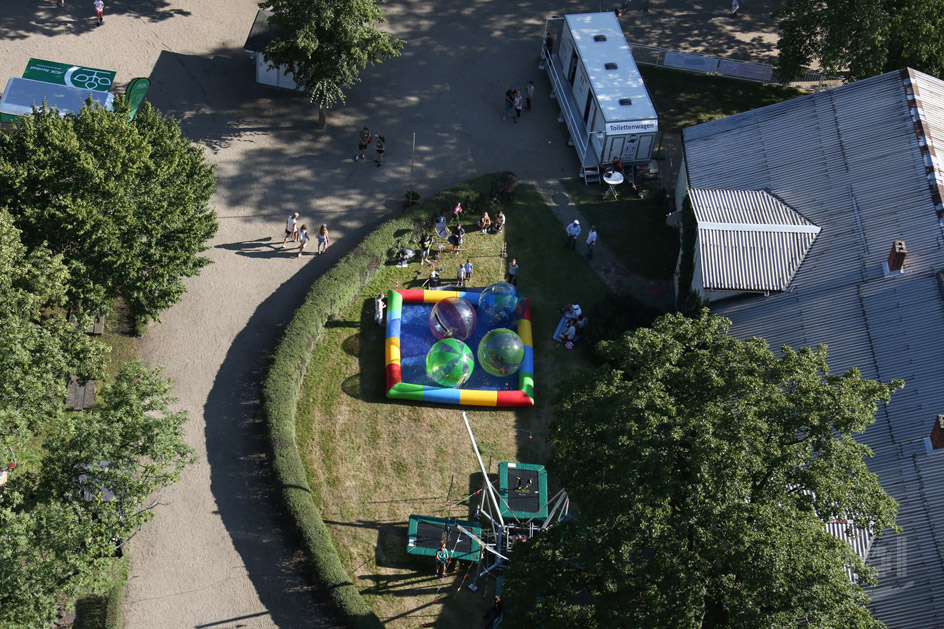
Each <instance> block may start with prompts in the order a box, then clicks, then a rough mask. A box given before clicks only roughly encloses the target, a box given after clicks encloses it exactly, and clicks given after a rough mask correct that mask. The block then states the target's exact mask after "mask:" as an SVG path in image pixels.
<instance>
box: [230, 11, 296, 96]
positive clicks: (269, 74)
mask: <svg viewBox="0 0 944 629" xmlns="http://www.w3.org/2000/svg"><path fill="white" fill-rule="evenodd" d="M270 15H272V11H266V10H265V9H259V11H258V12H257V13H256V19H255V20H253V23H252V29H250V31H249V36H248V37H247V38H246V44H245V45H244V46H243V50H244V51H246V52H248V53H249V54H250V55H252V59H253V60H254V61H255V62H256V83H261V84H262V85H271V86H272V87H281V88H283V89H287V90H299V89H300V88H299V87H298V85H296V84H295V79H294V78H292V75H290V74H289V73H288V72H286V70H285V66H279V67H276V68H272V67H270V64H269V61H268V60H267V59H266V58H265V55H263V54H262V53H261V52H260V51H261V50H262V49H263V48H265V47H266V45H267V44H268V43H269V42H270V41H272V40H273V39H275V36H276V33H277V31H276V29H275V27H274V26H272V25H271V24H269V16H270Z"/></svg>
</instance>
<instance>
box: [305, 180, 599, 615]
mask: <svg viewBox="0 0 944 629" xmlns="http://www.w3.org/2000/svg"><path fill="white" fill-rule="evenodd" d="M504 210H505V213H506V215H507V217H508V228H507V229H506V230H505V232H504V233H503V234H501V235H482V234H480V233H479V232H477V231H476V230H474V229H472V228H471V227H472V225H471V223H473V222H474V220H473V219H472V218H470V219H469V220H468V221H467V223H468V224H467V225H466V227H467V231H468V234H467V236H466V240H465V243H464V245H465V248H466V249H467V250H466V251H463V252H461V253H460V255H459V256H455V255H453V254H446V255H445V258H444V259H443V260H442V261H441V262H440V263H439V264H440V265H441V266H442V267H443V268H444V269H445V271H444V272H443V277H444V278H448V279H451V278H453V277H454V276H455V275H454V274H455V267H457V266H458V264H459V261H463V262H464V261H465V259H466V258H467V257H469V258H470V259H471V260H472V261H473V264H474V265H475V269H476V270H475V277H474V281H473V284H474V285H475V286H485V285H487V284H489V283H491V282H494V281H497V280H500V279H501V278H502V273H503V270H504V260H503V259H502V258H501V257H500V254H501V250H502V244H503V242H504V237H506V236H507V242H508V254H509V257H515V258H517V259H518V262H519V263H520V265H521V271H520V279H519V282H518V287H519V288H520V289H521V291H522V292H523V294H524V295H525V296H526V297H527V298H528V299H529V300H530V304H531V314H532V323H533V333H534V349H535V400H536V405H535V406H534V407H533V408H527V409H518V410H511V409H483V408H478V407H469V408H468V409H467V411H468V413H469V417H470V421H471V423H472V426H473V430H474V431H475V434H476V438H477V439H478V442H479V446H480V448H481V451H482V454H483V457H484V459H485V462H486V465H488V466H489V471H490V472H491V473H495V472H497V468H498V464H499V463H500V462H501V461H519V462H526V463H543V462H544V461H545V460H546V458H547V455H548V446H547V442H546V428H547V425H548V423H549V421H550V419H551V403H552V398H553V395H554V391H555V387H556V384H557V383H558V382H560V381H561V380H563V379H565V378H568V377H571V375H572V374H573V372H574V370H575V369H576V368H578V367H580V366H584V365H589V364H590V361H589V354H588V352H589V349H588V347H587V346H586V345H584V346H580V345H579V344H578V348H577V349H576V350H574V351H568V350H565V349H564V348H563V347H562V346H561V345H560V344H559V343H556V342H554V341H552V340H551V338H550V337H551V333H552V332H553V329H554V327H555V326H556V324H557V321H558V319H559V318H560V314H559V312H558V309H559V308H560V307H561V306H562V305H564V304H565V303H568V302H571V301H578V302H581V303H583V304H587V305H588V308H592V307H593V306H592V305H593V304H601V307H603V305H605V304H606V303H607V302H608V301H609V300H610V294H609V293H608V291H607V289H606V287H605V286H604V285H603V283H602V282H601V281H600V280H599V278H598V277H597V276H596V274H595V273H594V272H593V270H592V269H591V268H590V267H589V265H588V264H587V262H586V261H585V260H584V259H583V257H582V256H579V255H576V254H573V252H565V251H564V250H563V240H562V238H561V235H560V231H561V230H560V225H559V223H558V222H557V221H556V219H555V218H554V217H553V215H552V213H551V211H550V209H549V208H548V207H547V206H546V205H545V204H544V201H543V199H542V198H541V197H540V195H539V194H538V193H537V191H536V190H534V189H533V188H531V187H529V186H522V188H521V190H520V192H519V195H518V198H517V201H516V202H514V203H511V204H509V205H507V206H506V207H505V208H504ZM407 238H408V235H406V234H404V240H406V239H407ZM549 242H553V243H555V244H557V245H558V247H559V248H558V247H555V248H553V249H548V247H547V244H548V243H549ZM426 269H428V267H427V268H426ZM426 269H423V270H422V272H421V274H420V275H419V276H418V277H417V274H416V271H417V270H420V267H419V265H418V264H415V263H414V264H411V265H410V266H409V267H408V268H405V269H401V268H397V267H394V266H392V265H388V266H387V267H386V268H385V269H384V270H383V271H382V272H381V273H380V274H379V275H378V277H377V278H376V279H375V281H374V282H373V283H372V284H371V285H370V286H368V287H367V288H366V289H365V290H364V291H363V292H362V294H361V296H360V297H359V298H358V299H357V300H355V302H354V303H353V304H352V305H351V306H350V307H349V308H348V309H347V310H346V311H345V312H344V313H343V314H342V315H341V316H339V317H338V318H337V319H335V320H333V321H330V322H329V323H328V325H327V327H326V330H325V334H324V336H323V337H322V339H321V341H320V343H319V344H318V346H317V347H316V348H315V350H314V351H315V356H314V360H313V366H312V368H311V369H310V371H309V374H308V378H307V380H306V382H305V386H304V388H303V390H302V394H301V397H300V402H299V407H298V418H297V421H298V423H297V440H298V445H299V449H300V451H301V452H303V453H305V455H306V457H307V461H306V463H307V467H308V473H309V482H310V486H311V488H312V491H313V492H314V494H315V501H316V504H317V505H318V508H319V509H320V510H321V515H322V517H323V519H324V520H325V522H326V524H327V525H328V527H329V529H330V530H331V534H332V538H333V540H334V544H335V546H336V547H337V549H338V552H339V554H340V556H341V560H342V562H343V563H344V564H345V567H346V568H347V569H348V570H349V572H350V573H351V576H352V578H353V580H354V583H355V584H356V585H357V586H358V588H359V589H360V590H361V592H362V594H363V595H364V596H365V597H366V600H367V602H368V603H369V604H370V605H371V606H372V607H373V608H374V610H375V611H376V612H377V614H378V615H379V616H380V618H381V620H383V621H384V622H385V623H387V624H388V625H390V626H401V627H407V626H410V627H412V626H417V625H418V624H422V623H426V622H431V621H434V620H435V621H436V626H450V627H468V626H470V624H472V625H474V624H475V623H476V622H477V619H478V617H479V616H480V615H481V613H482V612H483V611H484V609H485V607H486V606H487V604H488V598H483V595H485V596H488V595H490V594H491V593H492V589H491V584H490V586H489V587H487V588H482V589H480V590H479V591H478V592H476V593H473V592H471V591H470V590H469V589H468V588H462V589H459V583H460V582H461V580H462V577H463V576H464V574H465V566H460V567H459V568H457V569H456V571H455V573H453V574H451V575H449V577H447V578H446V579H445V581H442V580H440V579H438V578H433V562H432V561H431V560H429V559H424V558H416V557H412V556H409V555H407V554H406V537H407V535H406V528H407V520H408V518H409V516H410V515H411V514H421V515H431V516H438V517H444V516H447V515H449V516H455V517H460V518H465V517H469V516H470V515H471V513H472V508H471V507H470V505H469V504H468V503H464V504H461V505H459V506H456V507H454V508H451V509H450V508H449V507H450V505H452V504H453V503H456V502H458V501H459V499H460V498H462V497H463V496H466V495H468V494H470V493H472V492H473V491H476V490H477V489H479V488H480V487H481V475H480V473H479V472H478V469H479V468H478V464H477V462H476V460H475V457H474V454H473V452H472V448H471V445H470V441H469V438H468V435H467V433H466V431H465V428H464V425H463V423H462V417H461V410H460V409H458V408H456V407H452V406H438V405H422V404H418V403H410V402H396V401H388V400H387V399H386V398H385V396H384V392H385V382H384V364H383V363H384V360H383V343H384V331H383V328H381V327H379V326H377V325H376V324H375V323H374V321H373V299H372V298H373V296H375V295H376V294H377V293H380V292H386V290H388V289H390V288H393V287H394V286H395V285H396V283H397V281H399V282H400V286H401V287H418V286H419V284H421V283H422V281H423V280H424V279H425V278H426V276H427V275H428V270H426ZM591 312H592V310H591ZM591 316H592V315H591ZM551 482H552V483H553V482H554V481H553V479H552V481H551ZM471 578H472V577H471V576H470V577H469V579H470V580H471ZM467 583H468V581H467ZM440 586H442V590H441V591H440V592H439V593H438V594H437V588H439V587H440ZM470 619H472V622H471V623H470Z"/></svg>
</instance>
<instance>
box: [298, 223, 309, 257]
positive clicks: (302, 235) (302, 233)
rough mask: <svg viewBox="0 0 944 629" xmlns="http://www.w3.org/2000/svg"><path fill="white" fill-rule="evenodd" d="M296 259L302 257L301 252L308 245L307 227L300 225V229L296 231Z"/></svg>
mask: <svg viewBox="0 0 944 629" xmlns="http://www.w3.org/2000/svg"><path fill="white" fill-rule="evenodd" d="M298 242H299V244H298V257H299V258H300V257H302V252H303V251H304V250H305V245H307V244H308V225H302V227H301V229H300V230H298Z"/></svg>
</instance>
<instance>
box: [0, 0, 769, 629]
mask: <svg viewBox="0 0 944 629" xmlns="http://www.w3.org/2000/svg"><path fill="white" fill-rule="evenodd" d="M8 4H9V3H8ZM91 4H92V3H91V1H90V0H89V1H88V2H85V1H83V2H77V0H66V6H65V7H58V6H57V4H56V1H55V0H43V2H40V3H39V4H36V3H32V2H30V3H27V2H20V3H13V4H12V5H11V6H5V7H4V12H3V13H2V15H0V68H2V72H0V79H2V81H3V82H5V80H6V78H7V77H10V76H19V75H20V74H21V73H22V71H23V68H24V67H25V65H26V62H27V60H28V58H29V57H39V58H44V59H49V60H54V61H60V62H71V63H77V64H82V65H89V66H93V67H99V68H106V69H111V70H116V71H117V72H118V77H117V80H118V82H119V83H121V84H126V83H127V82H128V81H129V80H130V79H131V78H133V77H135V76H149V77H151V79H152V87H151V91H150V93H149V95H148V98H149V100H150V101H151V102H152V103H154V104H155V105H156V106H157V107H158V108H159V109H161V110H163V111H165V112H167V113H169V114H171V115H173V116H175V117H177V118H178V119H180V120H181V121H182V126H183V128H184V131H185V133H186V134H187V135H188V136H190V137H191V138H193V139H194V140H196V141H197V142H200V143H201V144H202V145H204V146H205V147H206V151H207V155H208V157H209V159H210V160H211V161H212V162H213V163H215V164H216V167H217V174H218V177H219V184H218V187H217V191H216V194H215V196H214V198H213V201H212V203H213V206H214V207H215V208H216V209H217V212H218V214H219V219H220V230H219V234H218V235H217V237H216V238H215V239H214V240H213V242H212V243H210V246H211V248H210V250H209V251H208V252H207V255H208V256H209V257H210V258H211V259H212V260H213V261H214V262H215V263H214V264H213V265H211V266H209V267H207V268H206V269H205V270H204V271H203V273H202V274H201V275H200V276H199V277H196V278H193V279H192V280H191V281H190V282H189V284H188V289H189V290H188V293H187V294H186V296H185V297H184V299H183V300H182V301H181V302H180V303H179V304H177V305H176V306H174V307H173V308H171V309H170V310H169V311H167V312H166V313H165V314H164V315H163V317H162V321H161V323H160V324H155V325H152V326H151V327H150V329H149V330H148V333H147V335H146V336H145V337H144V338H143V340H142V349H143V353H144V356H145V358H146V360H147V361H148V363H149V364H152V365H163V366H164V367H165V370H164V374H165V375H166V376H169V377H171V378H173V379H174V380H175V381H176V386H175V392H176V395H177V396H178V397H179V398H180V407H181V408H183V409H186V410H187V411H188V412H189V413H190V417H191V421H190V423H189V425H188V440H189V442H190V443H191V445H193V447H194V448H196V450H197V452H198V454H199V456H200V461H199V463H197V464H196V465H194V466H192V467H191V468H189V469H188V470H187V471H186V472H185V473H184V475H183V478H182V479H181V481H180V483H178V484H177V485H175V486H173V487H171V488H169V489H168V490H166V491H165V492H164V493H163V495H162V496H161V501H162V505H161V506H160V507H159V508H158V509H157V517H156V518H155V520H154V521H153V522H152V523H151V524H149V525H148V526H146V527H145V528H144V529H143V530H142V531H141V533H140V534H139V535H138V536H136V537H135V538H134V540H133V541H132V542H131V544H130V552H131V557H132V573H131V580H130V583H129V591H128V598H127V605H126V625H127V626H128V627H134V628H137V627H214V628H228V627H270V626H281V627H303V626H322V625H326V624H330V623H329V621H325V620H323V619H324V618H326V612H325V609H324V608H323V606H322V605H321V603H320V597H319V596H318V594H317V589H316V588H314V587H313V586H312V584H311V583H310V581H309V580H308V576H307V575H308V574H310V571H309V570H308V569H307V566H306V562H305V559H304V558H303V557H302V555H301V553H300V552H299V551H298V547H297V544H296V543H295V540H294V538H293V537H292V535H291V534H290V533H289V532H288V531H289V528H288V527H287V526H286V524H285V522H284V519H283V517H282V514H281V512H280V510H279V506H278V501H277V500H276V496H275V491H274V487H273V483H272V479H271V477H270V469H269V453H268V446H267V443H266V440H265V434H264V426H263V420H262V417H261V413H260V406H259V382H260V380H261V378H262V377H263V374H264V372H265V369H266V366H267V362H268V358H269V352H270V351H271V349H272V348H273V346H274V344H275V343H276V342H277V340H278V338H279V335H280V334H281V331H282V329H283V326H284V325H285V323H286V322H287V321H288V319H289V318H290V316H291V314H292V312H293V310H294V309H295V308H296V307H297V305H298V304H299V303H300V302H301V300H302V299H303V296H304V294H305V292H306V291H307V289H308V287H309V286H310V284H311V282H312V281H313V280H314V279H315V278H316V277H317V276H318V275H319V274H320V273H321V272H322V271H323V270H324V269H325V268H327V267H328V266H329V265H330V264H331V263H332V262H333V261H334V260H336V259H337V258H338V257H339V256H340V255H342V254H343V253H344V251H345V249H346V248H347V247H349V246H350V245H352V244H353V243H356V242H357V241H358V240H359V239H360V237H361V236H362V235H363V234H364V233H366V231H367V229H369V227H370V226H371V225H373V224H376V223H377V222H378V221H380V220H382V219H383V218H385V217H387V216H389V215H390V214H391V213H392V212H393V211H395V210H396V209H397V208H398V207H399V206H400V204H401V201H400V200H401V199H402V195H403V192H404V191H406V190H407V189H408V188H409V187H410V170H411V169H410V156H411V144H412V138H413V133H414V132H415V133H416V151H415V171H414V178H415V184H414V185H413V187H414V188H415V189H417V190H419V191H420V192H421V193H423V194H424V196H426V195H428V194H430V193H433V192H435V191H438V190H440V189H442V188H444V187H447V186H449V185H451V184H453V183H455V182H457V181H460V180H464V179H467V178H469V177H471V176H474V175H478V174H481V173H484V172H490V171H496V170H513V171H515V172H517V173H518V175H519V176H520V177H521V178H522V179H523V180H526V181H533V182H535V183H538V182H545V181H548V180H553V179H555V178H559V177H565V176H571V175H573V174H575V172H576V159H575V156H574V154H573V150H572V149H570V148H568V147H567V145H566V141H567V137H566V131H565V129H564V127H563V125H561V124H559V123H557V121H556V116H557V111H556V108H555V107H556V105H555V104H554V103H553V102H551V101H549V100H547V98H546V91H547V80H546V78H545V77H544V76H543V75H542V73H540V72H539V71H538V70H537V63H536V60H537V59H536V56H537V52H538V49H539V46H540V41H541V36H542V30H543V23H544V18H545V14H546V12H547V11H548V9H547V5H546V3H544V2H540V1H539V0H521V1H519V2H516V3H513V4H508V3H505V2H498V1H497V0H491V1H485V0H478V1H476V2H449V3H446V2H439V3H431V2H426V1H420V0H397V1H392V2H390V3H389V4H387V5H386V6H385V10H386V13H387V15H388V18H389V20H390V25H389V28H390V30H391V31H392V32H393V33H394V34H395V35H396V36H398V37H401V38H403V39H406V40H407V41H408V42H409V44H408V46H407V48H406V49H405V51H404V53H403V56H402V57H400V58H399V59H396V60H392V61H389V62H387V63H385V64H383V65H381V66H378V67H376V68H371V69H369V70H368V71H367V72H366V73H365V74H364V75H363V79H364V80H363V82H362V83H360V84H359V85H358V86H357V87H356V88H355V89H353V90H352V91H351V92H350V93H349V97H348V103H347V105H346V106H344V107H342V108H339V109H338V110H337V111H333V112H329V128H328V129H327V130H325V131H317V130H316V129H315V128H314V122H315V120H316V118H317V113H316V112H315V111H313V110H312V108H311V107H310V106H309V105H308V104H307V102H306V100H305V99H304V98H302V97H299V96H297V95H294V94H290V93H285V92H281V91H278V90H273V89H270V88H263V87H260V86H257V85H255V84H254V66H253V65H252V63H250V62H249V60H248V59H247V55H246V54H245V53H243V52H242V45H243V42H244V41H245V37H246V35H247V33H248V30H249V27H250V25H251V22H252V19H253V16H254V15H255V11H256V6H255V3H254V2H252V1H251V0H229V1H226V0H201V1H200V2H196V1H187V0H135V1H133V2H132V1H129V0H121V1H112V0H106V7H105V21H104V24H103V25H102V26H101V27H95V25H94V19H93V15H94V12H93V9H92V6H91ZM744 4H745V5H747V6H745V7H744V8H743V9H742V12H744V14H745V15H744V17H742V18H740V20H739V21H732V20H730V19H728V18H726V17H725V16H726V15H727V12H728V10H729V9H728V7H729V5H728V4H726V3H724V2H717V3H711V5H705V4H700V3H690V2H683V1H682V0H672V1H671V2H669V1H666V2H660V1H659V0H655V1H654V2H653V9H652V12H651V13H650V14H649V15H646V16H642V15H640V14H638V13H635V12H634V13H631V14H630V15H628V16H627V17H626V18H624V25H625V26H626V30H627V33H628V36H629V38H630V40H631V41H638V42H645V43H652V44H656V45H664V46H673V47H675V48H677V49H685V50H691V51H698V50H709V51H713V52H717V53H719V54H722V53H724V51H725V50H729V51H730V50H734V51H741V52H743V53H744V54H750V55H753V56H756V57H762V56H763V55H765V54H766V55H769V54H770V51H771V50H772V47H771V45H770V37H769V36H767V35H763V33H764V32H770V29H771V26H770V24H771V23H770V20H769V19H768V20H765V19H763V18H759V17H757V16H758V15H761V14H762V11H761V9H763V13H769V8H770V7H771V6H773V5H775V4H776V2H773V1H772V0H765V1H762V2H757V3H753V4H751V3H749V2H746V1H745V2H744ZM599 8H600V6H599V5H598V4H587V3H580V2H561V3H558V5H555V7H554V8H553V10H554V11H556V12H558V13H564V12H571V13H575V12H582V11H594V10H599ZM752 11H754V12H756V14H752ZM739 56H741V57H743V54H741V55H739ZM531 79H533V80H534V81H535V84H536V85H537V88H538V89H537V94H536V99H535V110H534V112H532V113H531V114H526V115H525V116H524V119H523V121H522V124H519V125H512V124H511V123H510V122H507V123H503V122H502V120H501V114H502V102H503V95H504V91H505V90H506V89H507V88H508V86H509V85H510V84H511V83H517V84H518V85H519V86H520V87H521V88H523V87H524V85H526V84H527V81H528V80H531ZM362 124H368V125H370V127H371V130H372V131H373V132H374V133H375V134H376V133H381V134H383V135H385V136H386V137H387V152H386V155H385V160H384V166H383V167H382V168H377V167H376V166H375V165H374V164H373V163H372V162H371V161H367V162H357V163H355V162H354V161H353V155H354V150H355V148H356V144H355V142H356V140H355V130H356V129H357V128H359V127H360V126H361V125H362ZM372 157H373V155H371V158H372ZM552 194H553V192H552ZM561 204H562V205H561ZM558 205H561V207H566V201H565V200H561V201H560V203H558ZM293 211H298V212H299V213H301V216H302V221H304V222H307V223H308V224H309V226H310V227H312V228H315V227H317V225H318V224H320V223H322V222H326V223H327V224H328V226H329V227H330V228H331V230H332V234H333V241H334V243H335V246H333V247H332V248H331V249H330V251H329V253H328V255H325V256H321V257H315V256H305V257H303V258H301V259H299V258H297V257H296V256H295V255H293V254H291V253H287V252H284V251H282V250H281V249H280V248H278V246H277V245H278V244H279V243H281V235H280V234H281V230H282V224H283V221H284V217H285V215H287V214H288V213H290V212H293ZM563 220H566V219H563ZM513 222H514V217H513V216H509V224H510V225H513ZM600 229H601V234H603V238H602V243H603V244H604V245H605V226H604V225H601V226H600ZM598 251H600V249H598Z"/></svg>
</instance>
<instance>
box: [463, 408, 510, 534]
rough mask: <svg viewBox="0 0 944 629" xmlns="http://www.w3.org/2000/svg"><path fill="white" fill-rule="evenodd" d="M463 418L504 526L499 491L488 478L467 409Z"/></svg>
mask: <svg viewBox="0 0 944 629" xmlns="http://www.w3.org/2000/svg"><path fill="white" fill-rule="evenodd" d="M462 419H463V421H465V429H466V430H468V431H469V439H471V440H472V450H473V451H474V452H475V458H477V459H478V460H479V467H480V468H481V469H482V476H483V477H484V478H485V487H486V489H487V490H488V495H489V497H490V498H491V499H492V504H493V505H494V506H495V515H497V516H498V521H499V522H500V523H501V525H502V527H503V528H504V526H505V518H503V517H502V514H501V507H500V506H499V505H498V496H497V492H496V491H495V488H494V487H492V483H491V481H489V480H488V472H487V471H485V462H484V461H482V455H481V454H479V445H478V444H477V443H475V435H473V434H472V426H470V425H469V416H468V415H466V413H465V411H462Z"/></svg>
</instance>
